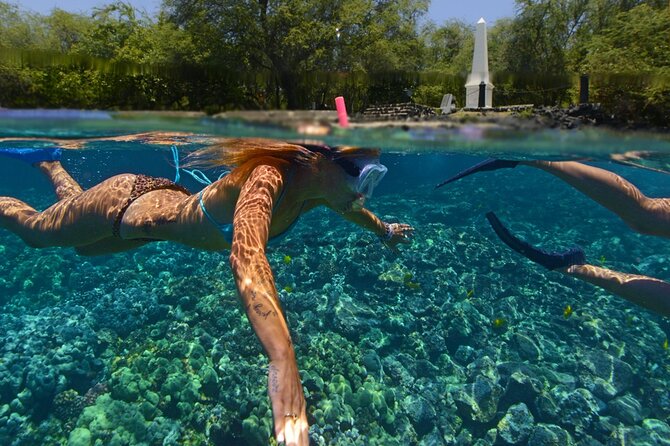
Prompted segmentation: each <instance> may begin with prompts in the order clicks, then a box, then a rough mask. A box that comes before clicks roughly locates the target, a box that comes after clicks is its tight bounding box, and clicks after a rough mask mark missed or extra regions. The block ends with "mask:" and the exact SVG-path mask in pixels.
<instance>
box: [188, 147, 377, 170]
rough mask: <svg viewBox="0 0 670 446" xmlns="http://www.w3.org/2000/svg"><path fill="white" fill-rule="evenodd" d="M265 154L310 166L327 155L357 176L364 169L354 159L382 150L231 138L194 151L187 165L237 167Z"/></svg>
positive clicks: (367, 156) (373, 154)
mask: <svg viewBox="0 0 670 446" xmlns="http://www.w3.org/2000/svg"><path fill="white" fill-rule="evenodd" d="M264 157H271V158H275V159H280V160H283V161H288V162H292V163H298V164H301V165H311V164H313V163H314V162H315V161H316V160H318V159H319V158H321V157H325V158H327V159H330V160H332V161H333V162H335V163H336V164H337V165H339V166H341V167H342V169H344V171H345V172H346V173H347V174H349V175H351V176H358V175H359V174H360V173H361V169H360V167H358V165H357V164H356V163H354V162H353V159H354V158H371V157H379V150H378V149H368V148H360V147H350V146H342V147H329V146H327V145H325V144H311V143H310V144H308V143H305V144H302V143H289V142H283V141H276V140H272V139H263V138H231V139H226V140H224V141H222V142H221V143H220V144H215V145H212V146H210V147H205V148H204V149H200V150H197V151H195V152H193V153H191V154H190V155H188V157H187V158H186V160H185V162H184V166H185V167H226V168H234V167H239V166H242V165H243V164H246V163H247V162H249V161H252V160H257V159H260V158H264Z"/></svg>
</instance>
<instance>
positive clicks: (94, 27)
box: [0, 0, 670, 111]
mask: <svg viewBox="0 0 670 446" xmlns="http://www.w3.org/2000/svg"><path fill="white" fill-rule="evenodd" d="M429 6H430V1H429V0H163V3H162V5H161V8H160V12H159V14H158V15H157V16H156V17H148V16H146V15H145V14H143V13H141V12H139V11H137V10H136V9H135V8H133V7H132V6H131V5H130V3H128V2H124V1H121V0H117V1H111V2H110V3H108V4H107V5H105V6H103V7H101V8H97V9H95V10H93V11H92V12H91V13H90V14H75V13H70V12H67V11H63V10H60V9H54V10H53V11H51V13H49V14H48V15H39V14H34V13H30V12H26V11H23V10H22V9H21V8H20V6H18V5H16V4H13V3H10V2H6V1H0V87H2V88H3V91H2V92H0V104H1V105H4V106H37V105H40V106H84V107H103V108H109V107H122V108H141V107H148V108H159V109H162V108H173V109H182V108H186V109H208V110H211V111H216V110H222V109H227V108H289V109H293V108H307V107H317V108H322V107H329V106H332V104H330V99H331V98H332V96H335V95H337V94H341V93H346V94H347V95H348V96H350V97H351V98H352V103H353V104H354V107H357V108H360V107H362V106H364V105H365V104H367V103H371V102H380V101H382V102H383V101H391V100H401V99H403V98H405V99H407V97H408V94H410V95H412V97H413V99H414V100H417V101H423V102H427V103H428V105H433V106H436V105H438V104H439V99H440V98H441V95H442V94H444V93H446V92H451V93H454V94H456V97H457V98H460V97H462V94H463V91H461V90H463V88H462V84H463V80H464V78H465V76H466V75H467V73H468V71H469V70H470V64H471V61H472V48H473V31H474V24H465V23H462V22H459V21H454V20H450V21H446V22H445V23H441V24H436V23H433V22H431V21H430V20H428V18H427V17H426V14H427V11H428V7H429ZM668 23H670V5H669V4H668V2H667V1H666V0H646V1H645V0H516V15H515V16H514V17H510V18H506V19H501V20H498V21H497V22H496V23H494V24H493V25H492V26H489V30H488V34H489V59H490V62H489V66H490V68H491V71H492V72H493V81H494V84H496V97H497V98H498V99H497V100H496V102H497V103H501V101H502V102H515V101H516V102H534V103H548V104H554V103H565V102H569V101H571V100H573V99H574V97H575V91H574V85H575V79H576V78H577V76H578V75H579V74H582V73H589V74H591V75H593V76H594V77H593V78H594V79H597V78H598V76H600V75H603V76H602V79H605V76H604V75H605V74H608V75H611V74H618V75H624V74H626V75H632V74H636V73H637V74H639V73H643V74H644V76H646V78H645V79H652V78H653V79H658V78H664V76H665V77H666V78H667V76H668V69H669V67H670V48H669V44H668V42H670V26H668ZM66 85H76V86H77V89H80V90H81V91H80V92H75V91H74V89H73V88H72V87H69V88H67V89H66V91H63V90H62V89H63V88H65V86H66ZM663 85H665V84H664V83H663V82H660V83H659V82H658V81H657V80H654V81H649V82H646V83H645V82H642V83H638V84H637V85H636V87H635V88H638V89H640V90H641V91H642V96H643V97H644V98H646V99H645V100H646V101H647V102H648V101H649V100H651V99H653V100H655V101H657V100H658V98H659V97H665V96H664V95H665V93H663V94H661V95H660V96H659V93H658V92H659V91H665V90H663V88H665V87H663ZM650 89H652V90H653V94H652V93H651V90H650ZM659 89H660V90H659ZM605 90H606V89H602V91H603V92H604V91H605ZM595 91H596V92H598V91H599V90H598V89H597V88H596V89H595ZM608 92H610V93H611V91H609V90H608ZM645 92H646V93H645ZM647 93H649V94H648V95H646V94H647ZM524 95H525V96H524ZM645 95H646V96H645ZM68 101H69V102H68Z"/></svg>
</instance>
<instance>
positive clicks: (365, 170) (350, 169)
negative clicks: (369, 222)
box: [302, 143, 388, 198]
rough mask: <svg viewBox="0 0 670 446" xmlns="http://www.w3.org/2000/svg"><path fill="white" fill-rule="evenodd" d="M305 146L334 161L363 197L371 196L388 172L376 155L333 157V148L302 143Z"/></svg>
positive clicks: (353, 187)
mask: <svg viewBox="0 0 670 446" xmlns="http://www.w3.org/2000/svg"><path fill="white" fill-rule="evenodd" d="M302 145H303V146H304V147H305V148H307V149H309V150H311V151H313V152H317V153H321V154H323V155H325V156H326V157H328V158H330V159H331V160H333V161H335V162H336V163H337V164H339V165H340V167H342V168H343V169H344V171H345V172H346V173H347V174H348V175H349V176H350V177H351V187H352V189H353V190H354V191H355V192H356V193H357V194H360V195H362V196H363V197H365V198H368V197H371V196H372V191H373V190H374V188H375V187H377V185H378V184H379V183H380V182H381V180H382V179H383V178H384V175H386V172H388V169H387V168H386V166H384V165H383V164H381V163H380V162H379V158H378V157H376V156H375V157H371V156H363V157H357V156H345V157H334V156H333V155H334V153H335V152H334V149H332V148H330V147H328V146H326V145H321V144H304V143H303V144H302Z"/></svg>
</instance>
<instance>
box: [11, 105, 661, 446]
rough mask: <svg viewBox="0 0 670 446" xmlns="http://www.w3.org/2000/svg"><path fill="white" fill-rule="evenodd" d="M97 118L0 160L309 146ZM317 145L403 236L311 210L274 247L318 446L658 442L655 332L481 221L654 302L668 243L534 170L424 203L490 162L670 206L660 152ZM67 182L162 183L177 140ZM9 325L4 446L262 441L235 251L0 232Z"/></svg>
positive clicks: (278, 133)
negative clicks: (553, 167) (62, 145)
mask: <svg viewBox="0 0 670 446" xmlns="http://www.w3.org/2000/svg"><path fill="white" fill-rule="evenodd" d="M82 118H83V119H82ZM87 118H88V117H87V116H67V119H58V120H51V119H49V120H45V119H44V117H43V116H37V117H36V116H12V117H5V118H4V119H0V136H3V137H6V138H14V139H17V140H16V141H2V143H0V146H17V145H22V146H25V147H33V146H37V145H44V144H47V143H46V142H44V141H42V142H37V141H35V140H28V141H26V140H18V139H19V138H42V139H48V138H63V139H67V140H71V139H77V138H91V137H102V136H114V135H123V134H129V133H137V132H145V131H181V132H189V133H192V135H186V136H183V137H180V138H178V142H180V143H184V142H185V143H186V144H184V145H180V146H179V150H180V152H181V153H182V154H185V153H186V152H188V151H189V150H193V149H197V148H198V147H201V146H202V145H203V144H207V142H208V141H211V138H215V137H219V136H266V137H277V138H287V139H293V138H305V137H304V136H300V135H296V134H294V133H293V132H291V131H289V130H286V129H284V128H281V127H278V126H276V125H255V126H251V125H248V124H242V123H239V122H217V121H216V120H212V119H201V118H197V119H181V120H177V119H159V118H149V117H143V118H139V119H138V118H135V119H121V118H114V117H113V116H111V117H109V116H104V115H103V116H102V117H101V116H91V117H90V118H95V119H87ZM311 139H315V138H311ZM322 139H323V140H325V141H326V142H328V143H331V144H343V143H349V144H359V145H368V146H375V147H381V148H382V163H383V164H385V165H386V166H387V167H388V169H389V172H388V174H387V176H386V177H385V179H384V181H383V182H382V184H381V185H380V186H379V187H378V188H377V189H376V190H375V193H374V196H373V197H372V199H370V200H369V201H368V203H367V205H368V207H369V208H370V209H371V210H372V211H373V212H375V213H376V214H377V215H378V216H380V217H381V218H382V219H383V220H385V221H387V222H404V223H409V224H411V225H412V226H413V227H414V228H415V237H414V240H413V243H412V244H411V245H407V246H403V247H401V249H400V252H399V253H394V252H391V251H390V250H388V249H386V248H385V247H384V246H383V245H382V244H381V243H380V242H379V241H378V240H377V239H376V237H374V236H373V235H371V234H369V233H366V232H364V231H363V230H361V229H359V228H357V227H356V226H354V225H353V224H350V223H348V222H346V221H344V220H342V219H341V218H339V217H338V216H337V215H336V214H334V213H332V212H329V211H327V210H325V209H318V210H315V211H313V212H310V213H309V214H307V215H305V216H304V217H302V218H301V219H300V220H299V222H298V223H297V224H296V225H295V227H294V228H293V229H292V231H291V232H290V233H289V234H288V235H287V236H286V237H285V238H282V239H281V240H280V241H278V242H277V243H274V244H273V245H272V246H270V247H269V248H268V258H269V261H270V265H271V267H272V269H273V272H274V274H275V279H276V284H277V288H278V289H279V290H280V291H279V292H280V296H281V300H282V304H283V308H284V311H285V314H286V317H287V320H288V324H289V329H290V331H291V335H292V338H293V342H294V344H295V349H296V354H297V360H298V364H299V367H300V371H301V376H302V382H303V386H304V390H305V395H306V399H307V411H308V419H309V422H310V425H311V428H310V436H311V441H312V444H316V445H443V444H444V445H477V446H484V445H504V444H515V445H533V446H534V445H583V446H587V445H588V446H595V445H668V444H670V426H669V423H670V391H669V390H668V389H669V388H670V386H669V385H670V349H668V341H667V339H668V337H669V336H670V324H669V323H668V319H667V318H663V317H661V316H659V315H656V314H653V313H651V312H649V311H646V310H644V309H641V308H640V307H637V306H635V305H633V304H631V303H629V302H627V301H625V300H624V299H622V298H620V297H617V296H615V295H612V294H610V293H608V292H606V291H604V290H602V289H600V288H597V287H594V286H592V285H589V284H586V283H582V282H579V281H577V280H576V279H573V278H570V277H567V276H563V275H561V274H560V273H557V272H552V271H547V270H545V269H544V268H542V267H540V266H539V265H536V264H533V263H531V262H530V261H528V260H527V259H525V258H524V257H522V256H520V255H518V254H517V253H515V252H513V251H511V250H510V249H509V248H507V246H505V245H504V244H502V242H500V240H499V239H498V238H497V237H496V235H495V234H494V232H493V230H492V229H491V228H490V226H489V224H488V222H487V220H486V218H485V217H484V214H485V213H486V212H488V211H494V212H496V214H497V215H498V217H499V218H500V219H501V220H502V221H503V222H505V223H506V224H507V225H508V226H509V227H510V229H511V230H512V231H513V232H514V233H515V234H517V235H518V236H520V237H522V238H524V239H525V240H528V241H530V242H531V243H534V244H536V245H539V246H541V247H543V248H547V249H552V250H553V249H556V250H557V249H564V248H568V247H571V246H574V245H579V246H581V247H582V248H583V249H584V251H585V253H586V256H587V259H588V260H589V261H590V262H591V263H593V264H596V265H603V266H605V267H607V268H611V269H614V270H618V271H624V272H629V273H636V274H644V275H649V276H652V277H657V278H659V279H662V280H666V281H670V241H668V240H666V239H661V238H657V237H651V236H646V235H641V234H638V233H636V232H634V231H632V230H631V229H629V228H628V227H627V226H626V225H625V224H624V223H622V222H621V221H620V220H619V219H618V218H617V217H616V216H615V215H614V214H612V213H610V212H609V211H607V210H605V209H604V208H602V207H601V206H599V205H598V204H596V203H595V202H593V201H591V200H589V199H588V198H586V197H585V196H583V195H581V194H580V193H579V192H577V191H576V190H574V189H572V188H571V187H569V186H568V185H567V184H565V183H563V182H562V181H560V180H558V179H556V178H555V177H553V176H551V175H549V174H547V173H545V172H541V171H539V170H535V169H532V168H529V167H517V168H515V169H506V170H500V171H496V172H486V173H480V174H477V175H475V176H471V177H468V178H464V179H462V180H460V181H458V182H455V183H453V184H450V185H447V186H445V187H443V188H441V189H437V190H436V189H435V185H436V184H437V183H439V182H440V181H442V180H443V179H446V178H447V177H449V176H451V175H453V174H455V173H456V172H458V171H460V170H461V169H463V168H465V167H467V166H470V165H472V164H473V163H475V162H478V161H480V160H482V159H483V157H486V156H498V157H508V158H546V159H577V158H584V157H589V158H590V159H591V161H590V162H591V163H593V164H594V165H597V166H599V167H603V168H605V169H608V170H611V171H614V172H616V173H618V174H620V175H622V176H623V177H625V178H626V179H628V180H630V181H631V182H633V183H634V184H636V185H637V186H638V187H639V188H640V189H641V190H642V191H643V192H644V193H645V194H647V195H648V196H652V197H670V175H668V174H667V173H663V172H662V171H664V170H666V171H667V165H668V163H667V160H668V158H667V157H668V156H670V138H668V136H667V135H666V136H663V135H650V134H633V133H628V134H624V133H609V132H605V131H600V130H590V131H571V132H561V131H556V130H551V131H544V132H534V133H521V132H510V131H502V130H500V129H490V128H483V127H476V126H469V127H465V128H459V129H427V128H424V129H414V128H413V129H403V128H391V129H377V130H352V131H343V130H335V131H334V132H333V133H331V134H330V135H328V136H326V137H324V138H322ZM629 151H646V152H651V153H647V154H646V155H645V156H644V159H643V160H633V162H635V163H637V164H642V165H644V166H645V167H646V168H640V167H635V166H632V165H622V164H620V163H615V162H613V161H612V158H613V155H617V154H618V155H620V154H623V153H625V152H629ZM627 159H628V160H629V161H630V160H631V159H632V158H631V157H627ZM63 165H64V166H65V167H66V168H67V169H68V171H70V173H71V174H72V176H73V177H74V178H75V179H76V180H78V181H79V182H80V183H81V185H82V186H83V187H84V188H87V187H90V186H92V185H94V184H96V183H97V182H99V181H100V180H102V179H104V178H107V177H109V176H111V175H115V174H117V173H122V172H133V173H144V174H148V175H155V176H165V177H167V178H171V179H172V178H174V175H175V170H174V163H173V159H172V154H171V151H170V144H169V143H165V144H144V143H141V142H126V143H118V142H100V141H97V142H96V141H93V142H89V143H87V144H84V146H83V147H82V148H80V149H77V150H67V151H66V152H65V154H64V159H63ZM652 169H656V170H652ZM206 173H207V174H208V175H209V176H210V177H212V178H214V177H216V176H217V175H218V172H215V171H210V172H206ZM182 178H183V184H184V185H185V186H186V187H188V188H189V189H190V190H191V191H193V192H195V191H197V190H198V188H199V187H201V186H200V185H199V184H198V183H197V182H195V181H193V180H192V179H190V178H189V177H188V176H186V175H184V174H182ZM0 196H12V197H16V198H19V199H21V200H24V201H26V202H27V203H29V204H31V205H32V206H34V207H35V208H38V209H44V208H46V207H48V206H49V205H51V204H52V203H53V202H54V200H55V196H54V194H53V191H52V189H51V186H50V184H49V183H48V181H47V180H46V179H45V178H44V177H43V176H42V175H41V174H40V172H39V171H38V170H37V169H34V168H32V167H30V166H28V165H26V164H24V163H21V162H18V161H15V160H10V159H5V158H2V159H0ZM668 298H670V296H668ZM567 306H570V308H571V309H572V313H571V314H567V313H566V311H565V310H566V307H567ZM0 326H1V327H2V329H0V444H3V445H72V446H74V445H77V446H79V445H264V444H273V443H272V441H273V440H271V439H270V438H271V433H272V417H271V411H270V403H269V399H268V397H267V379H266V374H267V360H266V359H265V357H264V355H263V352H262V349H261V346H260V344H259V343H258V341H257V340H256V338H255V335H254V333H253V331H252V330H251V328H250V326H249V324H248V322H247V320H246V316H245V315H244V312H243V311H242V308H241V305H240V303H239V301H238V298H237V292H236V289H235V284H234V282H233V278H232V274H231V271H230V267H229V264H228V253H227V252H221V253H212V252H202V251H198V250H195V249H191V248H187V247H183V246H180V245H177V244H173V243H168V242H156V243H151V244H148V245H146V246H144V247H142V248H140V249H136V250H134V251H130V252H127V253H120V254H114V255H110V256H100V257H80V256H78V255H76V253H75V252H74V251H73V250H71V249H58V248H50V249H41V250H37V249H33V248H30V247H27V246H26V245H24V244H23V242H22V241H21V240H20V239H19V238H18V237H16V236H14V235H13V234H11V233H10V232H8V231H6V230H0Z"/></svg>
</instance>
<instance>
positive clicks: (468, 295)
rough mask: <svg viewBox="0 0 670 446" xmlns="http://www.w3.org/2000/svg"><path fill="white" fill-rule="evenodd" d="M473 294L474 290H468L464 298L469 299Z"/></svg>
mask: <svg viewBox="0 0 670 446" xmlns="http://www.w3.org/2000/svg"><path fill="white" fill-rule="evenodd" d="M474 294H475V290H470V291H468V292H467V293H466V294H465V297H466V298H468V299H470V298H471V297H472V296H473V295H474Z"/></svg>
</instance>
